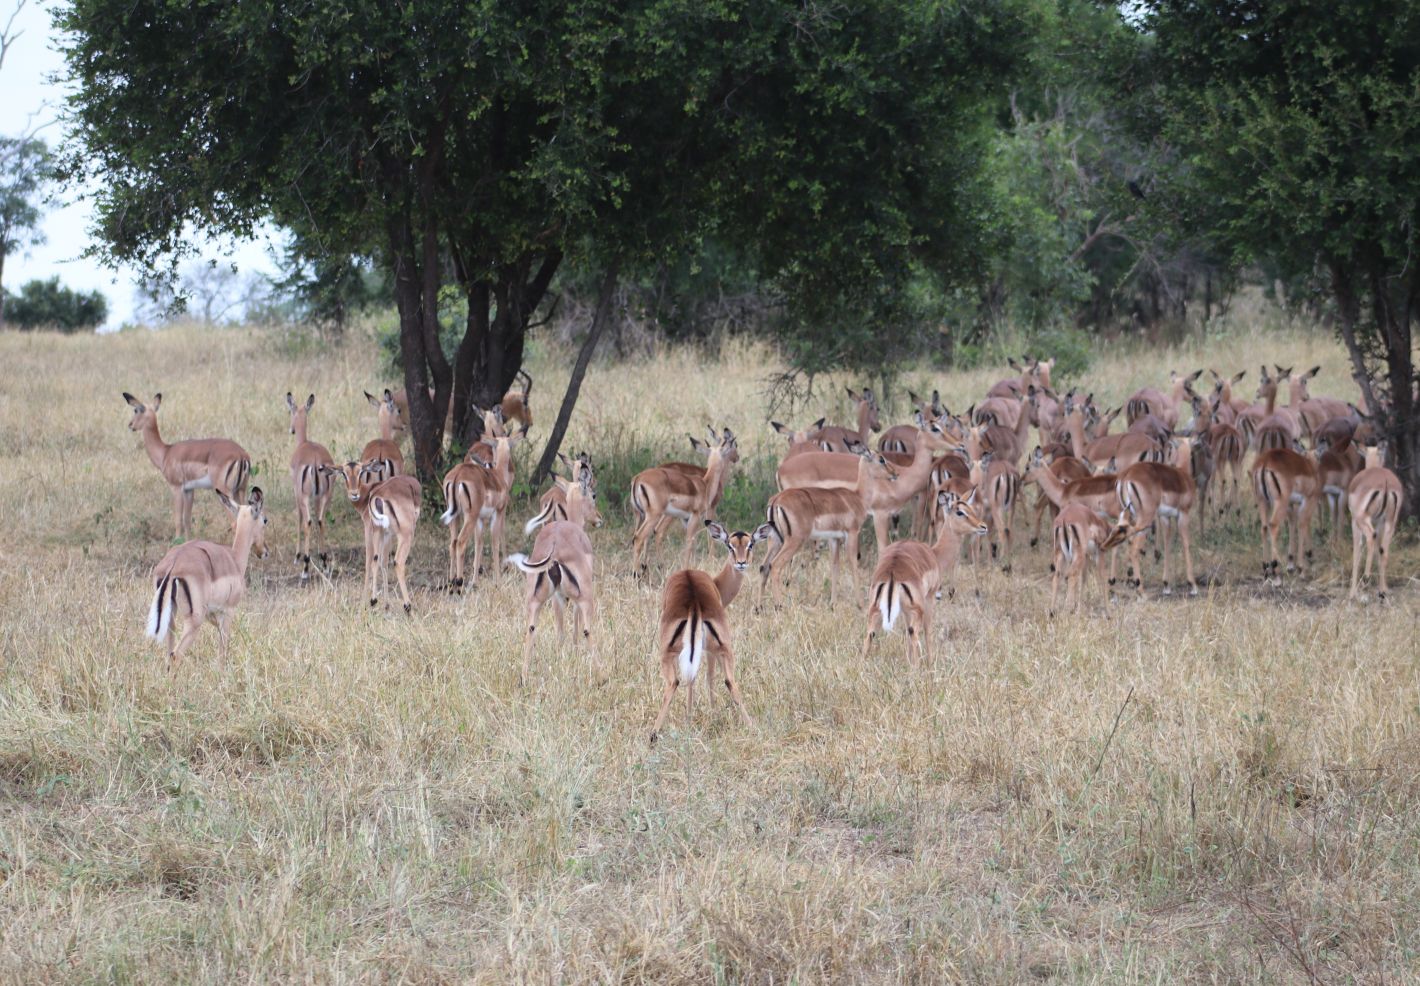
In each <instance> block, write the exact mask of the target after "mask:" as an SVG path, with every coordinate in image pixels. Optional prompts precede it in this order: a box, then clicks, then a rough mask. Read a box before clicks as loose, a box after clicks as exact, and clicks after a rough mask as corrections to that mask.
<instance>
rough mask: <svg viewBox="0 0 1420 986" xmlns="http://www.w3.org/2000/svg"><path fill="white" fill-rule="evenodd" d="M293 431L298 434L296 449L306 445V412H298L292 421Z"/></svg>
mask: <svg viewBox="0 0 1420 986" xmlns="http://www.w3.org/2000/svg"><path fill="white" fill-rule="evenodd" d="M291 430H292V431H294V432H295V433H296V447H297V448H299V447H300V446H302V445H304V444H306V412H305V411H298V412H297V413H296V415H295V416H294V417H293V418H292V419H291Z"/></svg>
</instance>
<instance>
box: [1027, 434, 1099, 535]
mask: <svg viewBox="0 0 1420 986" xmlns="http://www.w3.org/2000/svg"><path fill="white" fill-rule="evenodd" d="M1036 451H1037V452H1040V453H1041V454H1042V456H1043V458H1044V459H1045V460H1046V461H1045V467H1046V468H1047V469H1049V470H1050V472H1051V474H1052V475H1053V476H1054V477H1055V478H1056V479H1057V480H1059V481H1060V482H1061V483H1073V482H1076V481H1077V480H1081V479H1085V478H1087V477H1088V476H1089V475H1090V467H1089V466H1087V465H1085V464H1084V463H1083V462H1081V461H1080V460H1079V459H1077V458H1075V457H1074V456H1073V455H1069V454H1068V453H1067V454H1063V455H1057V456H1055V457H1054V458H1051V457H1050V455H1049V453H1048V452H1046V451H1045V450H1044V449H1039V448H1037V449H1036ZM1033 461H1034V453H1032V462H1033ZM1032 475H1033V474H1032V473H1030V472H1029V471H1028V472H1027V473H1026V475H1025V477H1024V478H1023V479H1022V480H1021V485H1022V486H1024V485H1025V484H1027V483H1031V482H1034V480H1033V478H1032ZM1033 510H1034V516H1033V519H1032V521H1031V532H1030V546H1031V547H1032V548H1034V547H1035V546H1036V545H1037V544H1038V543H1039V542H1040V524H1041V520H1042V519H1043V518H1044V516H1045V513H1046V511H1049V512H1050V521H1051V524H1052V527H1053V525H1054V523H1055V519H1056V518H1057V517H1059V516H1060V508H1059V507H1057V506H1056V505H1055V504H1054V503H1052V502H1051V500H1050V497H1048V496H1046V495H1045V491H1044V490H1040V491H1038V492H1037V494H1036V498H1035V507H1034V508H1033Z"/></svg>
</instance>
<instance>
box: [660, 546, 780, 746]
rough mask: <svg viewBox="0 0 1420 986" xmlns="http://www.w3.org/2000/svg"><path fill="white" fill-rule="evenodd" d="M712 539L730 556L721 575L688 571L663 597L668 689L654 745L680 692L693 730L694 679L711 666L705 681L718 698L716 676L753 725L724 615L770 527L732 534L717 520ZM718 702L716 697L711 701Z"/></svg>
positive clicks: (663, 672) (664, 666) (679, 575)
mask: <svg viewBox="0 0 1420 986" xmlns="http://www.w3.org/2000/svg"><path fill="white" fill-rule="evenodd" d="M705 526H706V528H707V529H708V531H709V532H710V537H711V539H712V540H715V541H719V542H720V543H721V544H723V545H724V546H725V549H726V550H727V551H728V552H729V553H730V557H729V560H728V561H726V562H725V567H724V568H723V569H721V570H720V574H719V575H716V576H715V577H714V578H713V579H712V578H711V577H710V576H709V575H708V574H707V573H705V572H702V571H700V570H699V569H698V568H689V569H683V570H681V571H679V572H675V573H673V574H672V575H671V577H670V578H668V579H666V587H665V590H664V591H663V592H662V593H661V620H660V628H659V630H658V632H657V652H656V658H657V661H658V663H659V664H660V668H661V681H662V684H663V686H664V687H663V690H662V694H661V711H660V712H659V713H657V715H656V723H655V725H653V726H652V727H651V742H652V743H654V742H656V737H657V736H658V735H660V732H661V725H662V724H663V723H664V722H665V721H666V713H667V712H669V711H670V707H671V699H673V698H675V693H676V689H677V688H679V687H680V686H681V685H684V686H685V723H686V725H687V726H689V725H690V717H691V713H692V711H693V710H694V707H695V679H696V678H697V677H698V676H699V674H700V666H701V665H702V664H708V665H709V668H708V669H707V671H706V681H708V682H709V683H710V692H711V695H712V696H713V695H714V685H715V679H716V677H719V678H721V679H722V680H723V681H724V682H725V688H726V689H727V690H728V691H729V693H730V698H731V700H732V701H733V702H734V703H735V707H736V708H738V709H739V711H740V717H741V718H742V719H744V723H745V725H746V726H748V725H749V724H750V719H749V713H748V712H746V711H745V703H744V699H743V698H741V697H740V687H739V685H737V684H735V652H734V647H733V645H732V643H731V640H730V620H729V616H728V615H727V614H726V612H725V607H727V606H729V605H730V603H731V602H732V601H733V600H734V598H735V596H737V595H738V594H739V591H740V586H741V585H742V584H743V582H744V575H745V571H746V570H747V569H748V568H749V563H750V558H751V556H752V555H753V553H754V546H755V545H756V544H758V543H759V542H760V541H763V540H764V539H766V538H768V537H769V536H770V534H771V533H772V532H771V530H770V527H769V525H768V524H760V525H759V527H757V528H755V530H754V533H753V534H747V533H745V532H744V531H735V532H734V533H733V534H731V533H730V532H728V531H726V530H725V528H724V527H723V526H721V525H720V524H719V523H717V522H715V521H713V520H707V521H705ZM711 701H712V702H713V697H712V699H711Z"/></svg>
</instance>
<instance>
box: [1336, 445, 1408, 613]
mask: <svg viewBox="0 0 1420 986" xmlns="http://www.w3.org/2000/svg"><path fill="white" fill-rule="evenodd" d="M1384 458H1385V449H1384V447H1382V446H1375V445H1370V446H1367V447H1366V468H1364V469H1362V470H1361V471H1360V472H1358V473H1357V474H1356V477H1355V478H1354V479H1352V480H1351V488H1350V490H1349V492H1348V493H1347V498H1346V499H1347V503H1348V505H1349V506H1350V508H1351V598H1352V599H1356V598H1357V593H1356V589H1357V586H1358V585H1359V583H1360V576H1361V542H1362V541H1364V542H1365V543H1366V578H1368V579H1369V578H1370V577H1371V558H1372V557H1373V556H1374V555H1375V554H1379V555H1380V569H1381V584H1380V590H1379V592H1378V596H1379V598H1380V599H1381V601H1384V600H1385V597H1386V593H1387V592H1389V591H1390V587H1389V586H1388V585H1387V584H1386V578H1385V570H1386V561H1387V560H1388V559H1389V558H1390V540H1391V538H1393V537H1395V525H1396V524H1397V523H1399V521H1400V508H1401V505H1402V501H1403V500H1404V493H1403V491H1402V490H1401V486H1400V479H1399V478H1398V477H1397V476H1396V475H1395V473H1393V472H1391V471H1390V470H1389V469H1387V468H1385V466H1383V465H1382V464H1381V463H1382V461H1383V460H1384Z"/></svg>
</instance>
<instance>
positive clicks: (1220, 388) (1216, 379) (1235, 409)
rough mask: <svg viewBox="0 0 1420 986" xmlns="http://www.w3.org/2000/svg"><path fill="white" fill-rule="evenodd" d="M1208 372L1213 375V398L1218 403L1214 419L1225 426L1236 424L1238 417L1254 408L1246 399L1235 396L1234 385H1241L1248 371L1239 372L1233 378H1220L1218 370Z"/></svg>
mask: <svg viewBox="0 0 1420 986" xmlns="http://www.w3.org/2000/svg"><path fill="white" fill-rule="evenodd" d="M1208 372H1209V373H1210V374H1212V375H1213V397H1214V399H1215V401H1216V402H1217V403H1216V408H1215V410H1214V417H1215V418H1217V419H1218V420H1219V421H1221V422H1223V423H1224V424H1230V425H1231V424H1235V423H1236V419H1237V416H1238V415H1239V414H1242V413H1243V412H1244V411H1246V410H1247V409H1248V408H1250V407H1251V406H1252V405H1251V404H1249V403H1248V402H1247V400H1246V398H1242V397H1234V396H1233V385H1234V384H1237V383H1241V382H1242V378H1243V377H1245V376H1247V371H1246V370H1239V371H1238V372H1237V373H1234V374H1233V375H1232V377H1223V376H1219V375H1218V371H1217V370H1209V371H1208Z"/></svg>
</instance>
